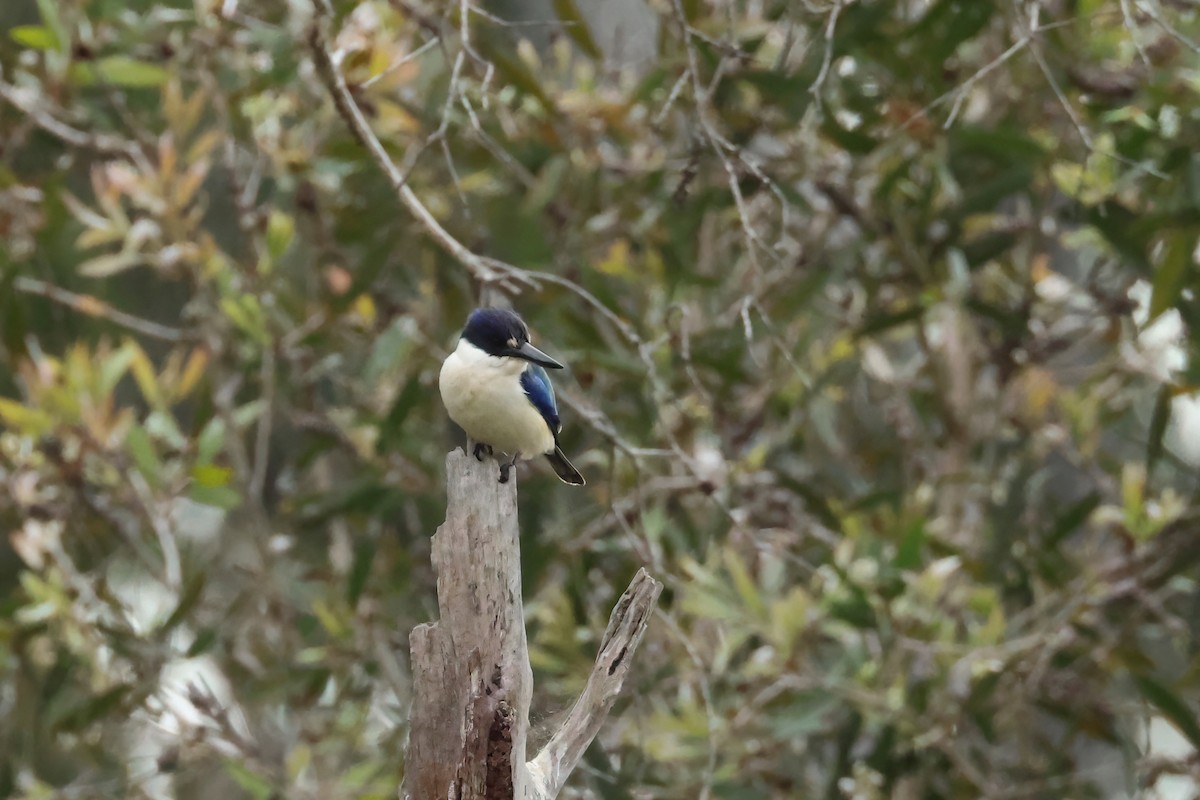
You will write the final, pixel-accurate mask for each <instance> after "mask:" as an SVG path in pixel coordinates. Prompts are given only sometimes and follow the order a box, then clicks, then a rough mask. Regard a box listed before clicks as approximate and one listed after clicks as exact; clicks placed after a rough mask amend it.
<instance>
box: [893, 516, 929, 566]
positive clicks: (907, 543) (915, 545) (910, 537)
mask: <svg viewBox="0 0 1200 800" xmlns="http://www.w3.org/2000/svg"><path fill="white" fill-rule="evenodd" d="M926 538H927V534H926V532H925V523H924V521H923V520H917V521H915V522H913V523H912V524H911V525H909V526H908V530H907V531H905V533H904V538H903V539H901V540H900V546H899V547H897V548H896V558H895V560H894V561H893V562H892V563H893V564H894V565H895V567H896V569H917V568H918V567H920V566H921V550H922V548H923V547H924V546H925V540H926Z"/></svg>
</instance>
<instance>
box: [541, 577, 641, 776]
mask: <svg viewBox="0 0 1200 800" xmlns="http://www.w3.org/2000/svg"><path fill="white" fill-rule="evenodd" d="M662 588H663V587H662V584H661V583H659V582H658V581H656V580H654V578H651V577H650V573H648V572H646V570H645V569H640V570H638V573H637V575H635V576H634V578H633V582H631V583H630V584H629V588H628V589H626V590H625V594H623V595H621V599H620V600H618V601H617V605H616V606H615V607H614V608H613V611H612V616H611V617H609V620H608V629H607V630H606V631H605V632H604V639H603V641H602V642H601V644H600V653H599V655H597V656H596V664H595V666H593V667H592V674H591V675H590V676H589V677H588V682H587V686H585V687H584V689H583V692H582V693H581V694H580V695H579V699H578V700H576V701H575V705H574V706H573V707H572V708H571V712H570V713H569V714H568V715H567V719H566V721H565V722H563V724H562V727H560V728H559V729H558V731H557V732H556V733H555V734H554V736H553V737H551V739H550V741H549V742H548V743H547V744H546V746H545V747H543V748H542V751H541V752H540V753H538V755H537V758H535V759H534V760H533V761H531V762H530V764H529V772H530V774H531V776H532V778H533V781H532V782H533V787H534V791H535V793H536V794H535V796H537V797H543V798H551V797H555V796H557V795H558V793H559V791H560V790H561V789H562V787H563V785H564V784H565V783H566V782H567V777H568V776H570V774H571V771H572V770H574V769H575V767H576V765H577V764H578V763H579V759H580V758H582V757H583V754H584V752H585V751H586V750H587V748H588V745H590V744H591V743H592V740H593V739H595V738H596V734H597V733H599V732H600V726H602V725H603V724H604V720H605V719H606V718H607V717H608V712H609V711H610V710H611V709H612V706H613V703H614V702H615V701H616V699H617V695H619V694H620V693H621V684H623V683H624V682H625V676H626V674H628V672H629V667H630V665H631V664H632V663H633V654H634V652H635V651H636V650H637V647H638V645H639V644H640V643H641V641H642V634H644V633H645V632H646V623H647V622H648V621H649V619H650V615H651V614H652V613H653V612H654V607H655V605H656V604H657V603H658V595H659V593H660V592H662Z"/></svg>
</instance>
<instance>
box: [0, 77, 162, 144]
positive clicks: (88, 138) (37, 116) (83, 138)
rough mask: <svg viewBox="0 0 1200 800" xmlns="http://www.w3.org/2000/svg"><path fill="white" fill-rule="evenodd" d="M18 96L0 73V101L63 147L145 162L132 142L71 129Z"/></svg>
mask: <svg viewBox="0 0 1200 800" xmlns="http://www.w3.org/2000/svg"><path fill="white" fill-rule="evenodd" d="M22 95H23V93H22V92H21V90H20V89H18V88H17V87H15V86H13V85H12V84H10V83H6V82H5V81H4V80H3V72H2V71H0V98H4V99H5V100H6V101H8V103H9V104H10V105H12V106H13V108H15V109H17V110H18V111H20V112H21V113H23V114H24V115H25V116H27V117H29V119H30V120H32V121H33V123H34V124H35V125H37V126H38V127H39V128H41V129H42V130H43V131H45V132H46V133H48V134H50V135H51V136H54V137H55V138H57V139H59V140H60V141H62V142H63V143H64V144H69V145H71V146H72V147H79V148H82V149H84V150H91V151H92V152H94V153H99V154H100V155H102V156H109V157H112V156H120V157H123V158H127V159H129V160H130V161H134V162H137V163H143V162H144V161H145V155H144V154H143V153H142V151H141V150H140V149H139V148H138V147H137V145H135V144H133V143H132V142H129V141H126V140H125V139H122V138H120V137H118V136H112V135H110V134H105V133H88V132H86V131H81V130H79V129H78V128H73V127H71V126H70V125H68V124H67V123H65V122H63V121H62V120H60V119H58V118H57V117H55V116H54V115H53V114H52V113H50V112H49V111H47V110H46V109H45V108H42V107H41V106H39V105H38V104H37V103H36V102H33V101H32V100H31V99H30V98H27V97H24V96H22Z"/></svg>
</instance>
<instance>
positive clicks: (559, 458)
mask: <svg viewBox="0 0 1200 800" xmlns="http://www.w3.org/2000/svg"><path fill="white" fill-rule="evenodd" d="M546 460H547V461H549V462H550V466H552V467H554V473H555V474H556V475H558V477H559V480H561V481H562V482H563V483H570V484H574V485H575V486H583V484H584V483H585V481H584V480H583V476H582V475H580V474H579V470H577V469H575V467H573V466H571V462H570V461H567V457H566V456H565V455H563V451H562V448H561V447H558V446H557V445H556V446H555V448H554V452H553V453H549V454H547V455H546Z"/></svg>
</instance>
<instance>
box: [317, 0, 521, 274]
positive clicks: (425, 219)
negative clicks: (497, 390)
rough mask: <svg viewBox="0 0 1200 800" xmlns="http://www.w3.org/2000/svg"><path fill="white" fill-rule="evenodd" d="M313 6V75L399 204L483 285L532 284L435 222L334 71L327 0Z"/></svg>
mask: <svg viewBox="0 0 1200 800" xmlns="http://www.w3.org/2000/svg"><path fill="white" fill-rule="evenodd" d="M313 7H314V8H315V9H316V14H315V16H314V18H313V24H312V28H311V29H310V30H309V39H308V41H309V47H310V49H311V50H312V53H313V61H314V63H315V64H316V67H317V74H318V75H319V76H320V78H321V83H322V84H324V86H325V88H326V90H327V91H328V92H329V96H330V98H332V100H333V104H334V106H335V107H336V108H337V110H338V113H339V114H340V115H341V117H342V119H343V120H345V122H346V124H347V125H348V126H349V127H350V131H351V133H353V134H354V138H356V139H358V141H359V142H360V143H361V144H362V146H363V147H365V148H366V149H367V152H368V153H369V154H370V156H371V160H373V161H374V162H375V164H376V166H378V167H379V169H380V170H382V171H383V174H384V175H386V176H387V178H388V181H389V182H390V183H391V184H392V189H394V190H395V192H396V196H397V197H398V198H399V199H400V202H401V204H403V205H404V207H405V208H407V209H408V210H409V212H410V213H411V214H412V215H413V216H414V217H416V219H417V222H419V223H420V224H421V226H422V227H423V228H424V229H425V231H426V233H428V234H429V236H430V237H431V238H432V239H433V240H434V241H435V242H437V243H438V245H439V246H441V248H442V249H443V250H445V251H446V252H447V253H449V254H450V255H451V256H452V257H453V258H454V259H456V260H457V261H458V262H459V263H461V264H462V265H463V266H464V267H466V268H467V270H468V271H469V272H470V273H471V274H472V275H473V276H474V277H475V278H476V279H478V280H479V281H481V282H483V283H485V284H487V283H496V282H505V283H508V284H509V285H508V286H507V287H506V288H508V289H509V290H511V291H515V290H516V286H515V285H514V283H524V284H526V285H528V286H536V285H537V284H536V281H534V280H533V278H531V277H530V276H529V275H528V273H526V271H525V270H523V269H521V268H520V267H516V266H513V265H512V264H507V263H505V262H503V261H500V260H498V259H494V258H488V257H486V256H481V255H479V254H478V253H475V252H473V251H472V250H471V249H470V248H468V247H467V246H466V245H464V244H463V243H462V242H460V241H459V240H458V239H456V238H454V236H453V235H452V234H451V233H450V232H449V231H447V230H446V229H445V228H444V227H442V224H441V223H440V222H438V221H437V219H436V218H435V217H434V216H433V214H432V213H431V212H430V211H429V209H428V208H427V207H426V206H425V204H424V203H423V202H421V198H419V197H417V195H416V193H415V192H414V191H413V190H412V188H411V187H410V186H409V185H408V183H407V176H406V174H405V173H404V172H403V171H402V170H401V169H400V168H399V167H397V166H396V164H395V162H393V161H392V158H391V156H389V155H388V154H387V151H386V150H385V149H384V148H383V144H382V143H381V142H380V141H379V137H377V136H376V135H375V132H374V131H372V130H371V126H370V123H368V122H367V118H366V116H364V115H363V112H362V109H360V108H359V107H358V103H357V102H355V100H354V96H353V95H352V94H351V92H350V88H349V87H348V86H347V85H346V80H345V78H343V77H342V74H341V72H339V71H338V68H337V65H335V64H334V63H333V56H332V55H331V54H330V51H329V46H328V43H327V37H328V33H327V29H328V27H329V20H330V19H331V18H332V16H333V9H332V8H331V6H330V4H329V0H313Z"/></svg>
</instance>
